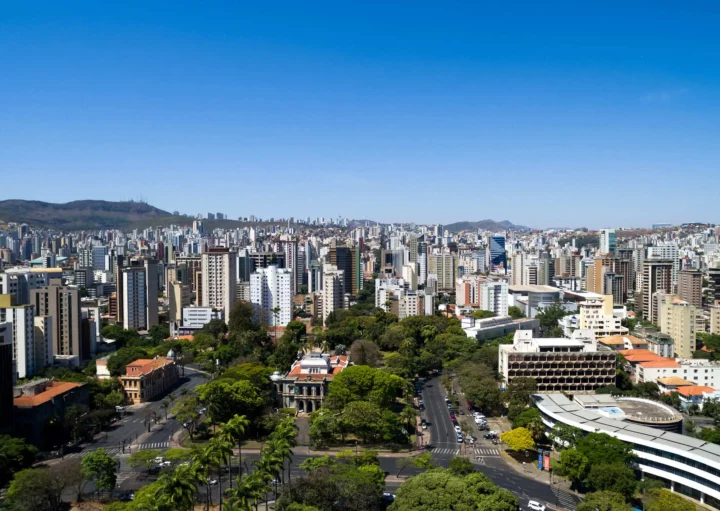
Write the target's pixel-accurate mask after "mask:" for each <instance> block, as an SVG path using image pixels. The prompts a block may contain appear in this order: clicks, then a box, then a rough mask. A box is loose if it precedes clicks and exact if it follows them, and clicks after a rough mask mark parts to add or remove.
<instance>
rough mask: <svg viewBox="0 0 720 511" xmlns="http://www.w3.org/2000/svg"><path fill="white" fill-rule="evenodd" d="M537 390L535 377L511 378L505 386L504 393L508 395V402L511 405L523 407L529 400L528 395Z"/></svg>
mask: <svg viewBox="0 0 720 511" xmlns="http://www.w3.org/2000/svg"><path fill="white" fill-rule="evenodd" d="M535 392H537V382H536V381H535V378H526V377H520V378H513V379H512V380H511V381H510V383H509V384H508V386H507V389H506V390H505V393H506V394H507V396H508V402H509V403H510V404H511V405H513V404H516V405H519V406H522V407H523V408H525V407H526V406H528V405H529V404H530V402H531V400H530V396H532V395H533V394H534V393H535Z"/></svg>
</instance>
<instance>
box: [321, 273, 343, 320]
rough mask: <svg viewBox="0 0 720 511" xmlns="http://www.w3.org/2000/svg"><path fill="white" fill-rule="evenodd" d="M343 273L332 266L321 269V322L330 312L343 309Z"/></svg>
mask: <svg viewBox="0 0 720 511" xmlns="http://www.w3.org/2000/svg"><path fill="white" fill-rule="evenodd" d="M346 280H347V279H346V278H345V272H344V270H340V269H338V268H337V267H336V266H334V265H327V264H326V265H325V266H323V269H322V304H323V305H322V322H323V325H324V324H325V321H326V320H327V317H328V316H329V315H330V313H331V312H333V311H336V310H338V309H342V308H344V307H345V282H346Z"/></svg>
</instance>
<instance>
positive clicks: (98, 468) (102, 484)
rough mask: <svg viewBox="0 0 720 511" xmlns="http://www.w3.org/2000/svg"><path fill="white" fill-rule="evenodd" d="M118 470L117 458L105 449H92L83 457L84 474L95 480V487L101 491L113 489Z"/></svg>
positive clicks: (87, 477)
mask: <svg viewBox="0 0 720 511" xmlns="http://www.w3.org/2000/svg"><path fill="white" fill-rule="evenodd" d="M116 470H117V465H116V463H115V460H114V459H113V458H112V457H111V456H110V455H109V454H108V453H107V452H106V451H105V449H96V450H94V451H91V452H89V453H88V454H86V455H85V456H84V457H83V459H82V472H83V475H84V476H85V478H86V479H89V480H93V481H95V487H96V488H97V489H98V490H100V491H111V490H112V489H114V488H115V481H116V480H117V473H116Z"/></svg>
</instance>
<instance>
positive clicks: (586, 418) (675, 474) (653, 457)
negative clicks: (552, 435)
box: [533, 394, 720, 509]
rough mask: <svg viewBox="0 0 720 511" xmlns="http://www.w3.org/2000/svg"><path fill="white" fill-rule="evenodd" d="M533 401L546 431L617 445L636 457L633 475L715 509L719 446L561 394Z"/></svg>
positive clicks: (718, 505) (719, 489) (719, 496)
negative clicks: (562, 429)
mask: <svg viewBox="0 0 720 511" xmlns="http://www.w3.org/2000/svg"><path fill="white" fill-rule="evenodd" d="M533 398H534V400H535V405H536V406H537V408H538V410H539V411H540V414H541V416H542V421H543V423H544V424H545V426H546V427H547V428H548V430H550V429H551V428H552V427H553V426H554V425H555V424H565V425H568V426H573V427H575V428H578V429H580V430H582V431H585V432H588V433H605V434H608V435H610V436H613V437H615V438H617V439H619V440H622V441H623V442H626V443H628V444H630V446H632V449H633V452H634V453H635V454H636V455H637V461H636V466H637V468H636V470H638V471H639V472H640V475H641V477H642V478H645V477H647V476H651V477H654V478H657V479H660V480H661V481H662V482H663V483H664V484H665V485H666V486H667V487H668V488H669V489H670V490H671V491H674V492H678V493H681V494H683V495H686V496H689V497H692V498H693V499H695V500H698V501H700V502H702V503H703V504H705V505H706V506H710V507H712V508H713V509H720V446H718V445H716V444H713V443H709V442H705V441H704V440H700V439H698V438H692V437H688V436H685V435H680V434H677V433H673V432H669V431H663V430H662V429H658V428H651V427H647V426H643V425H638V424H634V423H632V422H631V421H628V420H622V418H621V419H618V418H614V417H613V416H612V414H605V415H603V414H600V413H596V412H593V411H592V410H588V409H586V408H584V407H583V406H581V405H580V404H578V403H577V402H573V401H571V400H570V399H568V398H567V397H566V396H565V395H563V394H550V395H541V394H537V395H535V396H533ZM623 415H624V414H623ZM623 418H625V417H623Z"/></svg>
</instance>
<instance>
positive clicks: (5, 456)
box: [0, 435, 38, 485]
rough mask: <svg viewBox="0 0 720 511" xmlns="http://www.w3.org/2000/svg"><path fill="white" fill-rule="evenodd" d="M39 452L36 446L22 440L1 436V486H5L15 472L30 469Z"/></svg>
mask: <svg viewBox="0 0 720 511" xmlns="http://www.w3.org/2000/svg"><path fill="white" fill-rule="evenodd" d="M37 452H38V451H37V448H35V446H33V445H30V444H28V443H26V442H25V440H23V439H22V438H16V437H12V436H10V435H0V485H4V484H5V483H6V482H7V481H8V479H10V477H11V476H12V474H13V473H14V472H16V471H18V470H22V469H23V468H28V467H30V466H31V465H32V464H33V462H34V461H35V456H36V455H37Z"/></svg>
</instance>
